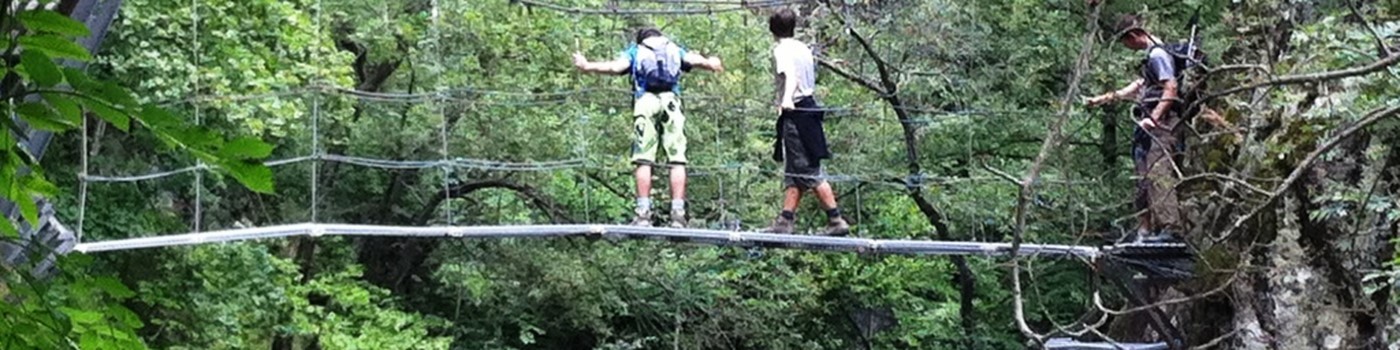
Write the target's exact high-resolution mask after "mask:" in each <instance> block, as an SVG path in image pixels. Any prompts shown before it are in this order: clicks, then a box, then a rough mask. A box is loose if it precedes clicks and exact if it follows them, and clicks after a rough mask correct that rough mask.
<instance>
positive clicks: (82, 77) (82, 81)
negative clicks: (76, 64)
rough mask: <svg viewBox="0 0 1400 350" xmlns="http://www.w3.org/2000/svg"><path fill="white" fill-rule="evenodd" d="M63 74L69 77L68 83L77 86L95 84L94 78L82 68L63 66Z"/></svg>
mask: <svg viewBox="0 0 1400 350" xmlns="http://www.w3.org/2000/svg"><path fill="white" fill-rule="evenodd" d="M63 76H64V77H65V78H67V79H68V84H70V85H73V86H75V87H76V86H88V85H92V84H93V82H92V78H89V77H88V76H87V73H84V72H83V70H81V69H77V68H72V67H63Z"/></svg>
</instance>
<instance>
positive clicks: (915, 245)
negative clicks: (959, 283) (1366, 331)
mask: <svg viewBox="0 0 1400 350" xmlns="http://www.w3.org/2000/svg"><path fill="white" fill-rule="evenodd" d="M297 236H310V237H319V236H378V237H421V238H466V239H495V238H557V237H598V238H605V239H617V240H620V239H655V240H665V241H674V242H688V243H696V244H708V245H718V246H738V247H769V248H778V249H795V250H816V251H844V252H858V253H874V254H900V255H978V256H988V257H994V256H1002V255H1008V254H1009V253H1010V252H1011V244H1009V243H980V242H944V241H924V240H885V239H868V238H854V237H826V236H807V235H786V234H768V233H753V232H735V231H719V230H704V229H673V228H660V227H640V226H622V225H517V226H427V227H412V226H375V225H350V224H321V223H304V224H292V225H281V226H271V227H254V228H243V229H233V230H221V231H206V232H196V233H186V234H178V235H163V236H153V237H142V238H129V239H117V240H108V241H100V242H87V243H81V244H78V245H77V246H76V247H74V248H73V250H76V251H80V252H85V253H96V252H106V251H117V250H131V249H144V248H159V247H174V246H183V245H197V244H210V243H222V242H236V241H246V240H256V239H268V238H286V237H297ZM1020 250H1021V251H1020V254H1023V255H1044V256H1054V257H1066V258H1084V259H1093V258H1096V257H1098V256H1099V255H1100V254H1101V250H1100V248H1099V247H1093V246H1073V245H1055V244H1023V245H1021V249H1020Z"/></svg>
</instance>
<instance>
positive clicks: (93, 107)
mask: <svg viewBox="0 0 1400 350" xmlns="http://www.w3.org/2000/svg"><path fill="white" fill-rule="evenodd" d="M83 105H84V106H87V108H88V110H90V111H92V112H93V113H95V114H97V117H98V118H102V120H105V121H107V122H108V123H112V125H113V126H116V127H117V129H121V131H129V130H130V128H131V117H129V116H127V115H126V112H123V111H119V110H116V109H113V108H112V107H108V106H107V105H106V104H104V103H102V102H101V101H92V100H83Z"/></svg>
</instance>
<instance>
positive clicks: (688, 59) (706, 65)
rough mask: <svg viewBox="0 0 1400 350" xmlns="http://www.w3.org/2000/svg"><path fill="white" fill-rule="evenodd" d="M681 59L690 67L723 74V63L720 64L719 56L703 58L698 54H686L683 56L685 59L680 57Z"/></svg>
mask: <svg viewBox="0 0 1400 350" xmlns="http://www.w3.org/2000/svg"><path fill="white" fill-rule="evenodd" d="M681 59H682V60H685V63H686V64H689V65H691V66H692V67H697V68H700V69H704V70H708V71H711V72H716V73H723V72H724V63H722V62H720V60H719V56H710V57H705V56H704V55H701V54H698V53H694V52H687V53H686V54H685V57H682V58H681Z"/></svg>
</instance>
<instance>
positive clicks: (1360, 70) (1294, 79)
mask: <svg viewBox="0 0 1400 350" xmlns="http://www.w3.org/2000/svg"><path fill="white" fill-rule="evenodd" d="M1396 62H1400V54H1391V55H1390V56H1389V57H1386V58H1384V59H1381V60H1377V61H1375V62H1371V64H1368V65H1365V66H1361V67H1353V68H1347V69H1343V70H1336V71H1329V72H1319V73H1310V74H1297V75H1286V76H1282V77H1277V78H1274V79H1270V80H1268V81H1264V82H1259V83H1254V84H1249V85H1245V86H1237V87H1234V88H1230V89H1227V90H1225V91H1221V92H1216V93H1212V94H1210V95H1207V96H1206V97H1205V98H1202V99H1201V101H1202V102H1204V101H1209V100H1214V99H1216V98H1218V97H1221V96H1226V95H1230V94H1234V93H1238V92H1241V91H1246V90H1253V89H1257V88H1261V87H1268V86H1277V85H1289V84H1302V83H1315V82H1319V81H1324V80H1334V79H1341V78H1348V77H1354V76H1358V75H1365V74H1370V73H1374V72H1376V71H1379V70H1382V69H1385V68H1386V67H1390V66H1391V65H1394V64H1395V63H1396Z"/></svg>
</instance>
